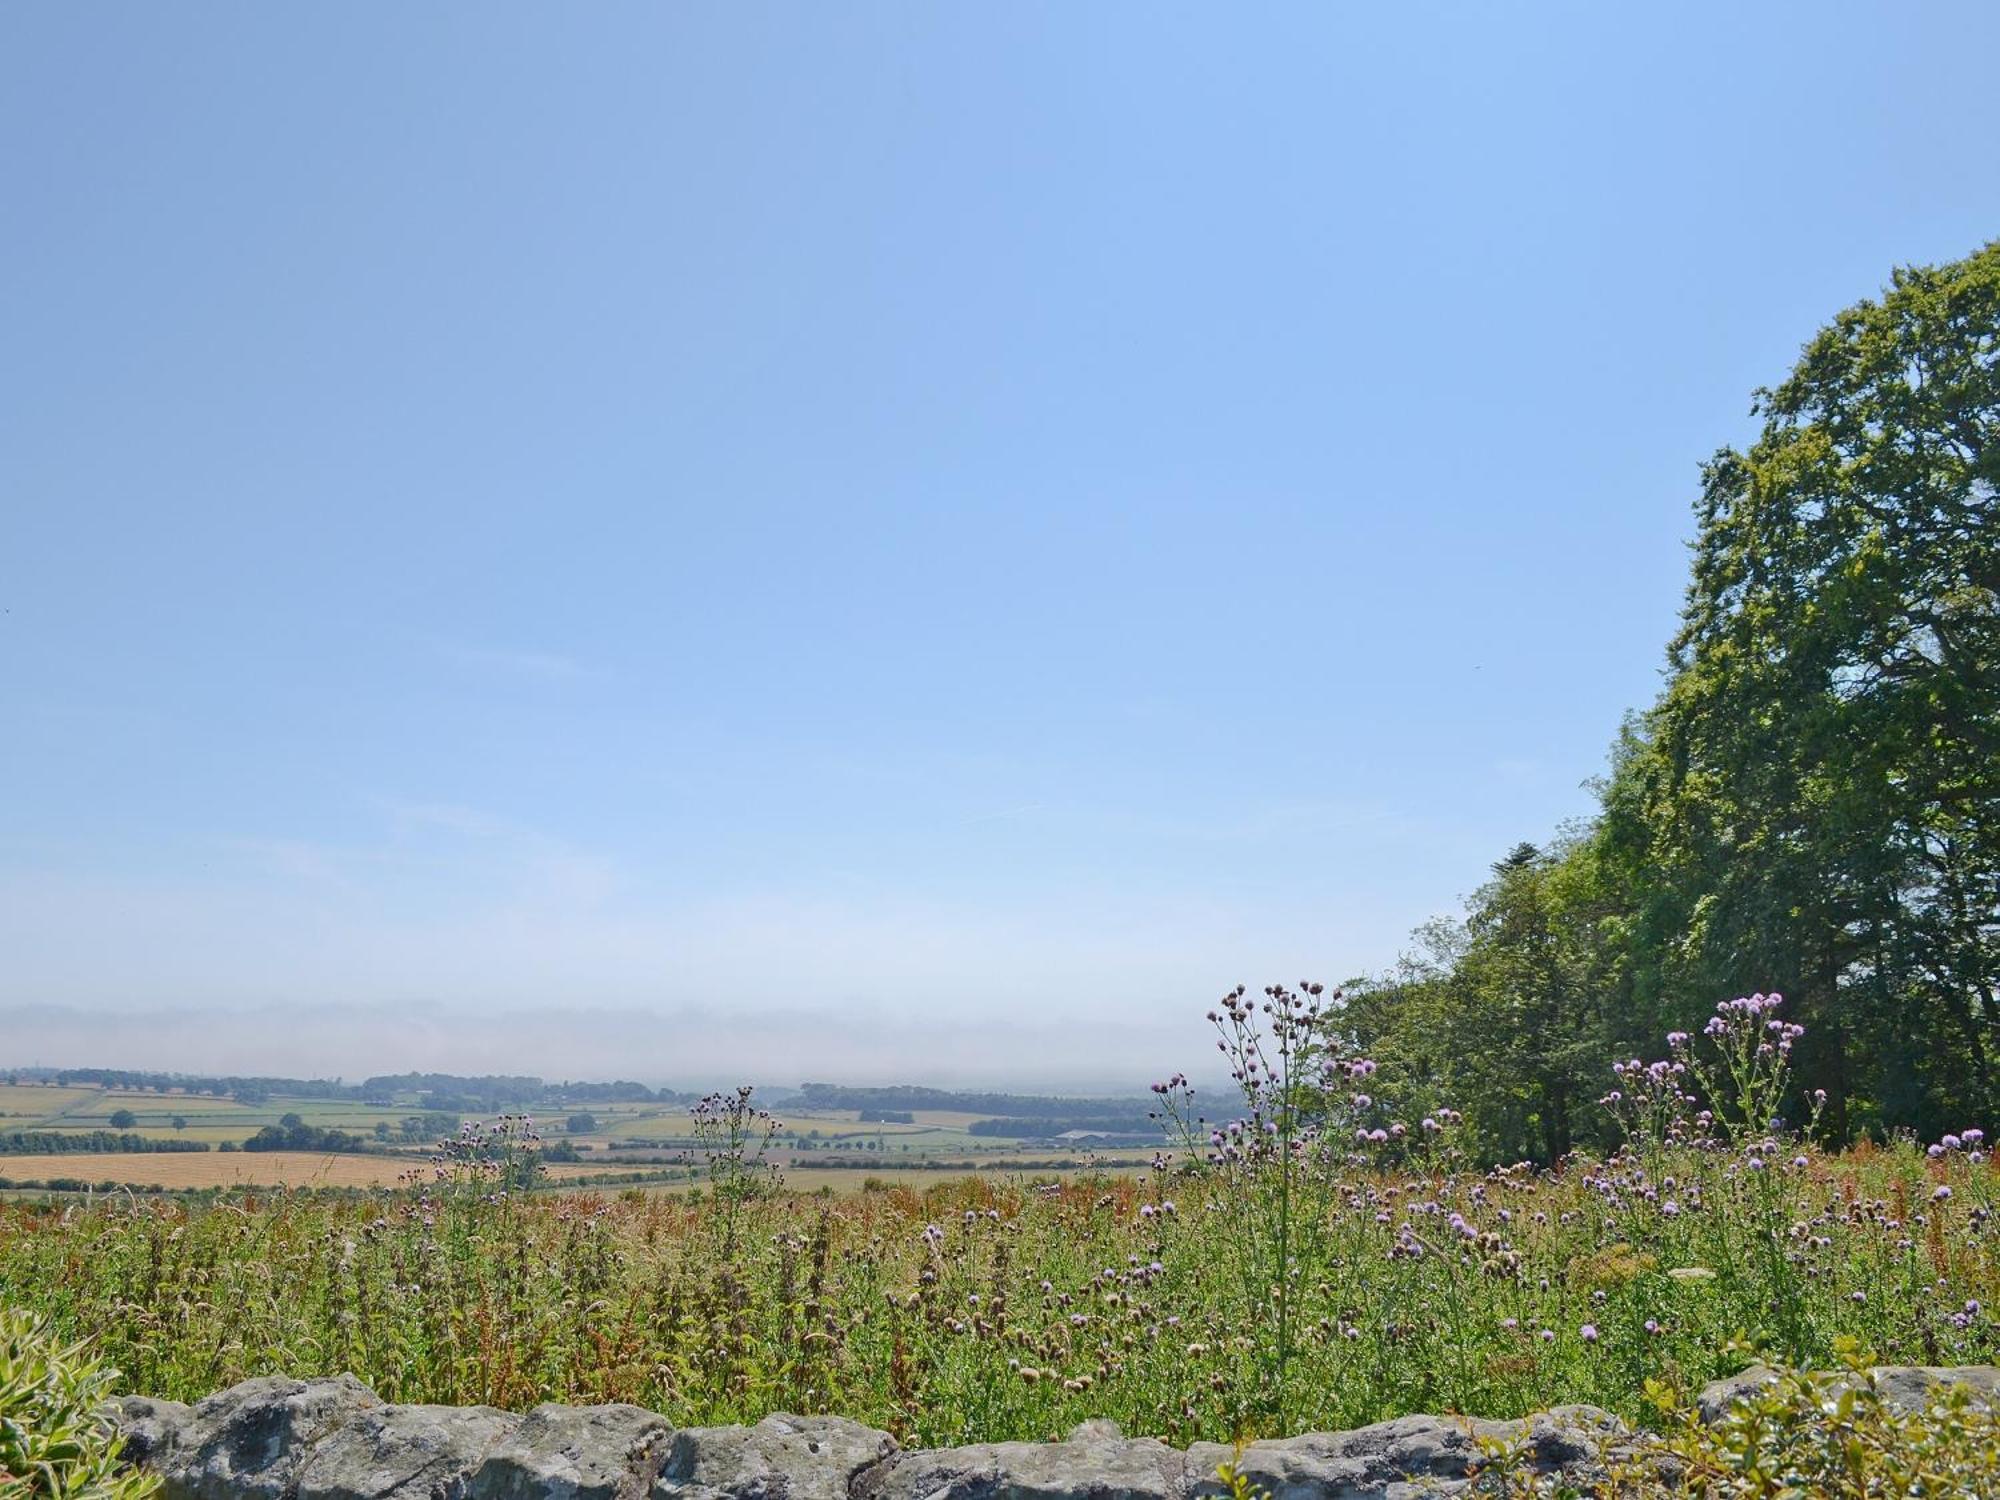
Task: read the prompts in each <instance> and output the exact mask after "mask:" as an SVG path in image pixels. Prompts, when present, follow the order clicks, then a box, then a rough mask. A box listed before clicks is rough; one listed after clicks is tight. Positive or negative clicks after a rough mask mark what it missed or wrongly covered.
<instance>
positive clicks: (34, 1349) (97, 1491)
mask: <svg viewBox="0 0 2000 1500" xmlns="http://www.w3.org/2000/svg"><path fill="white" fill-rule="evenodd" d="M115 1379H116V1374H115V1372H113V1371H112V1370H109V1369H107V1368H106V1367H105V1366H104V1365H103V1363H102V1362H101V1361H99V1360H96V1359H93V1358H91V1357H90V1356H89V1354H88V1353H87V1352H86V1350H85V1347H84V1346H83V1345H82V1344H70V1345H67V1346H65V1345H62V1344H59V1343H58V1342H57V1341H56V1340H55V1339H54V1338H53V1337H52V1336H51V1335H50V1333H49V1331H48V1328H47V1327H46V1325H44V1324H43V1323H42V1322H41V1321H40V1320H38V1319H36V1318H33V1317H30V1316H29V1315H28V1314H27V1313H25V1312H21V1311H19V1310H17V1309H0V1500H44V1497H46V1500H144V1497H145V1496H147V1495H150V1494H152V1493H153V1492H154V1491H155V1490H157V1489H158V1488H159V1480H158V1478H157V1477H155V1476H153V1475H151V1474H146V1473H143V1472H141V1471H139V1470H136V1469H127V1468H124V1467H122V1466H121V1465H120V1464H119V1461H118V1451H119V1448H120V1447H121V1446H122V1439H120V1438H119V1437H118V1435H117V1433H116V1432H114V1431H113V1430H112V1428H111V1425H110V1423H109V1422H107V1421H106V1419H105V1417H104V1415H103V1408H104V1404H105V1401H106V1399H107V1398H108V1397H109V1396H110V1394H111V1388H112V1382H113V1381H114V1380H115Z"/></svg>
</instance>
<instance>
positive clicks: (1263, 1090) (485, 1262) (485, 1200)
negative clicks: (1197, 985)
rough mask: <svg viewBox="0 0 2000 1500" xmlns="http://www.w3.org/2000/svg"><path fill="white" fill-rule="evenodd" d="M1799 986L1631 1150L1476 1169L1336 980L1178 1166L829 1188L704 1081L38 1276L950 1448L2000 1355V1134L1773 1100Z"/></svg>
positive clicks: (1733, 1014)
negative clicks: (1896, 1137)
mask: <svg viewBox="0 0 2000 1500" xmlns="http://www.w3.org/2000/svg"><path fill="white" fill-rule="evenodd" d="M1775 1009H1776V1002H1775V1001H1770V1000H1765V999H1763V998H1761V997H1759V998H1756V999H1755V1000H1752V1001H1743V1002H1732V1003H1731V1004H1730V1005H1726V1006H1724V1007H1722V1008H1721V1009H1720V1010H1719V1012H1718V1017H1717V1024H1716V1025H1715V1026H1714V1027H1712V1028H1711V1034H1710V1035H1709V1036H1707V1037H1703V1038H1689V1037H1676V1038H1675V1039H1674V1040H1673V1043H1672V1045H1671V1047H1670V1051H1669V1056H1668V1057H1667V1058H1666V1059H1664V1060H1662V1061H1661V1062H1660V1063H1658V1064H1651V1065H1648V1064H1643V1063H1636V1062H1635V1063H1631V1064H1626V1065H1624V1066H1623V1067H1622V1068H1621V1073H1620V1076H1619V1077H1618V1078H1617V1079H1614V1080H1609V1081H1611V1082H1613V1083H1615V1084H1616V1085H1617V1087H1616V1088H1615V1089H1614V1091H1613V1097H1609V1098H1608V1100H1607V1103H1608V1105H1609V1106H1610V1107H1613V1108H1615V1109H1618V1110H1620V1111H1622V1112H1623V1115H1624V1118H1626V1120H1627V1121H1628V1124H1629V1126H1630V1129H1631V1132H1632V1137H1631V1141H1630V1144H1629V1145H1628V1147H1627V1148H1626V1149H1625V1150H1623V1151H1621V1152H1620V1153H1619V1154H1617V1155H1616V1156H1614V1157H1612V1158H1610V1159H1608V1160H1604V1159H1595V1158H1574V1159H1570V1160H1567V1161H1565V1162H1563V1163H1562V1164H1560V1166H1559V1167H1558V1168H1556V1169H1554V1170H1549V1171H1538V1170H1533V1169H1529V1168H1525V1167H1523V1168H1508V1167H1502V1168H1495V1169H1490V1170H1484V1171H1482V1170H1477V1169H1475V1168H1472V1167H1470V1166H1468V1165H1467V1164H1466V1163H1465V1162H1464V1161H1463V1160H1462V1159H1460V1158H1459V1156H1458V1155H1457V1152H1456V1148H1455V1147H1454V1145H1453V1134H1454V1131H1455V1128H1456V1127H1455V1125H1454V1122H1453V1119H1452V1117H1451V1115H1450V1112H1449V1111H1448V1110H1445V1111H1438V1112H1436V1113H1434V1114H1433V1115H1431V1116H1429V1117H1426V1118H1419V1119H1416V1120H1399V1119H1396V1118H1394V1117H1393V1112H1392V1111H1390V1110H1389V1109H1388V1107H1387V1106H1386V1105H1385V1104H1384V1103H1383V1102H1382V1099H1383V1098H1386V1097H1387V1090H1386V1089H1385V1088H1383V1087H1382V1085H1383V1084H1384V1083H1385V1082H1386V1081H1385V1080H1382V1079H1379V1078H1377V1077H1376V1076H1374V1069H1373V1067H1372V1064H1371V1063H1370V1061H1369V1059H1367V1058H1365V1057H1359V1056H1354V1055H1350V1053H1348V1052H1347V1051H1346V1050H1345V1049H1344V1048H1343V1047H1342V1045H1341V1043H1340V1040H1339V1035H1338V1026H1337V1019H1338V1011H1337V1007H1336V1006H1334V1005H1333V1003H1332V997H1330V996H1329V997H1322V996H1321V995H1320V994H1319V993H1318V992H1317V991H1315V990H1313V989H1312V988H1311V987H1306V988H1305V989H1303V990H1301V991H1299V992H1292V991H1284V990H1275V991H1272V992H1269V993H1268V994H1267V997H1266V999H1265V1000H1264V1001H1263V1002H1261V1003H1258V1004H1254V1005H1253V1003H1252V1002H1250V1001H1248V1000H1246V999H1244V998H1243V997H1242V995H1241V994H1240V993H1238V994H1236V995H1233V996H1231V997H1230V999H1229V1000H1228V1001H1226V1002H1225V1005H1224V1008H1223V1009H1222V1010H1219V1011H1218V1012H1217V1015H1216V1020H1217V1023H1218V1026H1219V1028H1220V1035H1219V1040H1220V1041H1221V1042H1222V1044H1223V1046H1224V1050H1225V1051H1226V1052H1227V1053H1228V1055H1229V1057H1230V1061H1231V1068H1232V1071H1234V1072H1236V1073H1237V1074H1239V1075H1240V1077H1239V1079H1238V1081H1239V1083H1241V1084H1242V1085H1243V1086H1244V1090H1245V1106H1244V1109H1243V1112H1242V1113H1241V1115H1240V1116H1239V1117H1238V1118H1235V1119H1233V1120H1228V1121H1207V1120H1203V1119H1200V1118H1198V1117H1192V1116H1190V1115H1188V1114H1187V1113H1186V1112H1185V1108H1184V1106H1185V1104H1186V1101H1187V1100H1188V1098H1189V1097H1190V1096H1189V1095H1188V1094H1187V1093H1186V1091H1185V1089H1184V1088H1183V1087H1182V1084H1181V1081H1180V1080H1178V1079H1177V1080H1175V1081H1173V1083H1171V1084H1163V1085H1161V1090H1160V1093H1161V1099H1162V1102H1163V1106H1164V1107H1163V1110H1162V1113H1163V1114H1164V1115H1166V1116H1168V1117H1169V1119H1168V1123H1169V1124H1170V1125H1173V1126H1174V1128H1175V1144H1174V1147H1173V1149H1171V1150H1169V1151H1163V1152H1162V1154H1161V1156H1160V1158H1159V1159H1158V1161H1157V1162H1156V1164H1155V1168H1154V1170H1153V1171H1151V1172H1150V1173H1148V1174H1147V1175H1146V1176H1145V1177H1144V1178H1143V1179H1117V1178H1108V1177H1107V1178H1104V1179H1100V1180H1096V1181H1082V1182H1079V1181H1075V1180H1072V1181H1068V1182H1064V1183H1061V1184H1056V1183H1042V1184H1033V1183H1030V1182H1021V1183H1018V1184H1013V1185H998V1184H995V1183H993V1182H991V1181H984V1180H968V1181H966V1182H962V1183H956V1184H948V1185H945V1186H943V1187H939V1188H935V1189H932V1190H930V1191H928V1192H924V1193H917V1192H913V1191H909V1190H904V1189H892V1190H889V1191H882V1192H869V1193H863V1194H861V1195H859V1196H857V1197H854V1198H849V1199H839V1200H830V1199H821V1198H813V1197H801V1196H797V1195H792V1194H788V1193H786V1192H785V1191H783V1190H782V1188H781V1187H779V1186H778V1185H777V1184H775V1183H774V1182H773V1181H772V1174H771V1172H770V1170H769V1166H768V1160H767V1158H766V1156H765V1154H764V1151H765V1147H766V1146H767V1144H768V1143H769V1141H770V1140H771V1139H772V1132H773V1130H774V1128H775V1122H772V1121H770V1120H769V1118H768V1116H766V1115H763V1114H762V1113H761V1112H760V1111H758V1110H757V1109H756V1108H755V1107H754V1106H753V1105H752V1104H751V1102H750V1101H749V1099H748V1096H747V1095H736V1094H729V1095H720V1096H715V1097H713V1098H711V1099H710V1100H706V1101H703V1103H702V1104H701V1105H698V1106H697V1107H696V1119H695V1125H696V1129H697V1131H698V1132H699V1133H702V1135H703V1138H704V1140H705V1141H706V1143H707V1156H708V1162H709V1166H710V1178H709V1181H708V1184H707V1186H706V1189H705V1191H704V1192H703V1193H702V1195H701V1196H700V1197H699V1198H694V1197H692V1196H664V1195H662V1196H646V1195H642V1194H638V1193H632V1194H628V1195H623V1196H620V1197H617V1198H606V1197H601V1196H592V1195H584V1194H572V1195H562V1196H549V1195H543V1194H523V1193H519V1192H512V1193H510V1192H507V1191H504V1190H501V1189H500V1188H499V1186H498V1184H497V1182H496V1181H495V1180H494V1179H493V1178H492V1177H491V1176H488V1175H483V1174H482V1173H481V1172H465V1171H460V1170H456V1169H454V1168H453V1167H452V1166H451V1165H450V1164H447V1165H446V1167H445V1168H443V1169H442V1170H441V1173H440V1175H439V1177H438V1179H437V1180H433V1181H429V1182H426V1183H422V1184H419V1185H414V1186H412V1187H410V1188H408V1189H406V1190H404V1191H400V1192H383V1193H379V1194H375V1195H372V1196H368V1197H361V1198H355V1197H347V1198H331V1197H329V1198H315V1197H311V1196H303V1195H295V1196H285V1195H277V1196H249V1197H242V1198H238V1199H234V1200H226V1201H220V1202H213V1201H212V1202H210V1203H208V1204H205V1205H190V1204H182V1203H175V1202H170V1201H151V1202H147V1201H134V1200H125V1201H120V1202H117V1203H112V1204H106V1205H100V1206H97V1207H94V1208H91V1209H89V1210H87V1211H86V1210H80V1209H77V1208H75V1207H67V1208H55V1207H31V1206H22V1205H16V1206H12V1207H8V1208H5V1209H0V1298H4V1299H5V1300H7V1301H10V1302H19V1303H25V1304H28V1305H31V1306H33V1307H36V1308H38V1309H39V1310H41V1311H43V1312H45V1313H46V1314H47V1315H48V1316H50V1317H51V1318H52V1319H53V1320H54V1321H55V1323H56V1324H57V1325H58V1326H60V1327H62V1328H64V1329H69V1330H88V1331H91V1332H92V1333H94V1334H95V1335H96V1336H97V1337H98V1338H99V1339H100V1340H101V1343H102V1347H103V1349H104V1351H105V1353H106V1354H107V1356H108V1357H110V1358H111V1359H113V1360H115V1361H116V1362H117V1363H118V1365H119V1366H120V1367H121V1368H122V1369H124V1370H125V1371H126V1372H127V1375H128V1378H129V1380H130V1383H131V1385H132V1387H133V1388H134V1389H137V1390H141V1391H145V1392H147V1393H150V1394H156V1395H161V1396H170V1397H175V1398H180V1399H188V1398H193V1397H197V1396H200V1395H203V1394H206V1393H207V1392H209V1391H211V1390H214V1389H215V1388H217V1387H219V1386H222V1385H226V1384H228V1383H230V1382H232V1381H234V1380H237V1379H240V1378H243V1377H246V1376H249V1375H254V1374H259V1373H267V1372H271V1371H278V1370H283V1371H287V1372H290V1373H293V1374H313V1373H332V1372H337V1371H342V1370H351V1371H353V1372H354V1373H355V1374H357V1375H359V1376H360V1377H361V1378H362V1379H363V1380H365V1381H367V1382H368V1383H369V1384H370V1385H372V1386H374V1387H375V1388H376V1389H377V1390H378V1391H379V1392H381V1394H382V1395H384V1396H385V1397H388V1398H390V1399H393V1400H400V1401H456V1402H471V1401H486V1402H492V1403H494V1404H497V1405H501V1406H508V1407H515V1408H521V1407H525V1406H527V1405H530V1404H532V1403H534V1402H536V1401H541V1400H567V1401H610V1400H623V1401H633V1402H637V1403H639V1404H641V1405H644V1406H648V1407H652V1408H654V1409H657V1410H659V1411H662V1412H664V1413H666V1414H667V1415H668V1416H669V1417H671V1418H672V1419H674V1420H675V1421H677V1422H680V1423H707V1422H726V1421H743V1420H753V1419H755V1418H757V1417H759V1416H761V1415H764V1414H766V1413H768V1412H771V1411H776V1410H790V1411H835V1412H840V1413H842V1414H845V1415H848V1416H852V1417H856V1418H858V1419H860V1420H863V1421H867V1422H871V1423H874V1424H876V1425H878V1426H883V1427H886V1428H888V1429H890V1430H892V1431H894V1432H896V1433H897V1434H898V1435H899V1436H901V1437H903V1438H904V1439H906V1440H908V1441H915V1442H920V1443H924V1444H932V1445H936V1444H947V1443H953V1442H961V1441H973V1440H989V1439H999V1438H1016V1437H1028V1438H1034V1437H1050V1436H1055V1435H1059V1434H1061V1433H1063V1432H1065V1431H1066V1430H1068V1429H1069V1428H1070V1427H1071V1426H1073V1425H1074V1424H1075V1423H1076V1422H1078V1421H1080V1420H1082V1419H1084V1418H1086V1417H1094V1416H1108V1417H1111V1418H1114V1419H1116V1420H1117V1421H1119V1422H1120V1423H1121V1424H1123V1425H1124V1426H1125V1428H1126V1430H1127V1431H1129V1432H1134V1433H1153V1434H1158V1435H1160V1436H1163V1437H1167V1438H1170V1439H1172V1440H1175V1441H1187V1440H1191V1439H1195V1438H1221V1439H1229V1438H1231V1437H1235V1436H1239V1435H1270V1434H1274V1433H1278V1432H1281V1431H1298V1430H1304V1429H1308V1428H1314V1429H1331V1428H1340V1427H1349V1426H1354V1425H1358V1424H1360V1423H1364V1422H1368V1421H1372V1420H1376V1419H1380V1418H1383V1417H1387V1416H1392V1415H1397V1414H1400V1413H1404V1412H1410V1411H1418V1410H1429V1411H1440V1410H1457V1411H1465V1412H1471V1413H1478V1414H1487V1415H1512V1414H1517V1413H1520V1412H1524V1411H1530V1410H1534V1409H1537V1408H1540V1407H1543V1406H1547V1405H1550V1404H1553V1403H1558V1402H1567V1401H1589V1402H1595V1403H1598V1404H1601V1405H1605V1406H1608V1407H1611V1408H1613V1409H1615V1410H1617V1411H1620V1412H1621V1413H1623V1414H1624V1415H1626V1416H1627V1417H1629V1418H1634V1419H1643V1418H1645V1417H1646V1416H1648V1414H1649V1413H1650V1412H1652V1411H1653V1409H1654V1407H1653V1402H1652V1398H1651V1396H1650V1395H1649V1392H1651V1393H1653V1394H1657V1393H1658V1392H1661V1391H1667V1392H1674V1393H1679V1394H1680V1395H1681V1396H1682V1397H1686V1396H1687V1395H1688V1394H1690V1393H1692V1392H1693V1391H1694V1390H1695V1389H1696V1388H1697V1387H1698V1386H1699V1385H1700V1384H1701V1383H1702V1382H1704V1381H1706V1380H1708V1379H1711V1378H1713V1377H1715V1376H1717V1375H1721V1374H1726V1373H1729V1372H1731V1371H1732V1370H1734V1369H1736V1368H1738V1367H1740V1365H1741V1364H1742V1363H1743V1362H1744V1361H1745V1360H1746V1359H1747V1358H1749V1357H1750V1356H1751V1354H1752V1353H1753V1352H1755V1353H1759V1354H1762V1355H1763V1356H1765V1357H1768V1358H1772V1359H1775V1360H1781V1361H1788V1362H1791V1363H1795V1364H1801V1365H1815V1364H1825V1363H1827V1362H1829V1361H1830V1360H1832V1359H1833V1358H1834V1357H1835V1352H1836V1349H1837V1348H1838V1347H1839V1346H1840V1342H1841V1341H1842V1340H1845V1339H1851V1340H1854V1341H1856V1342H1857V1343H1860V1344H1865V1345H1867V1346H1868V1347H1870V1348H1871V1349H1873V1350H1875V1351H1877V1352H1878V1354H1879V1357H1880V1358H1881V1359H1883V1360H1884V1361H1888V1362H1909V1363H1932V1364H1938V1363H1943V1364H1949V1363H1960V1362H1976V1361H1980V1360H1985V1359H1989V1358H1991V1357H1992V1356H1993V1355H1994V1353H1995V1348H1996V1344H1997V1343H2000V1339H1996V1335H1995V1330H1994V1327H1993V1324H1992V1322H1991V1320H1990V1319H1989V1317H1988V1316H1987V1313H1986V1311H1985V1309H1986V1308H1987V1307H1988V1306H1991V1305H1993V1304H1994V1301H1995V1297H1996V1294H2000V1286H1997V1285H1996V1272H2000V1261H1996V1256H1995V1250H1994V1236H1993V1208H1994V1196H1995V1193H1994V1189H1995V1184H1994V1176H1993V1168H1992V1166H1991V1163H1990V1162H1989V1161H1988V1160H1987V1158H1986V1156H1985V1153H1984V1150H1983V1146H1984V1142H1983V1140H1982V1139H1981V1138H1979V1136H1978V1133H1977V1132H1976V1131H1972V1132H1966V1133H1964V1134H1962V1135H1960V1136H1957V1137H1952V1138H1947V1139H1946V1140H1944V1141H1940V1142H1939V1143H1937V1144H1936V1145H1935V1146H1932V1147H1931V1148H1929V1150H1928V1151H1927V1150H1925V1149H1923V1148H1921V1147H1919V1146H1916V1145H1914V1144H1908V1143H1905V1144H1897V1145H1891V1146H1886V1147H1863V1148H1858V1149H1855V1150H1852V1151H1849V1152H1845V1153H1842V1154H1838V1155H1829V1154H1823V1153H1821V1152H1819V1151H1817V1150H1816V1149H1814V1148H1813V1147H1812V1146H1811V1145H1810V1144H1808V1143H1807V1141H1806V1140H1805V1139H1804V1138H1803V1137H1802V1136H1801V1135H1799V1134H1797V1133H1793V1132H1790V1131H1787V1130H1785V1129H1784V1128H1782V1127H1774V1126H1773V1125H1772V1123H1771V1121H1770V1119H1769V1118H1768V1116H1761V1117H1760V1112H1761V1111H1764V1110H1766V1109H1768V1108H1769V1106H1770V1103H1771V1101H1772V1100H1773V1099H1775V1098H1777V1097H1781V1091H1782V1089H1783V1086H1784V1076H1783V1070H1784V1067H1785V1064H1786V1059H1787V1056H1788V1053H1789V1047H1790V1039H1791V1038H1792V1036H1794V1035H1795V1031H1794V1030H1792V1029H1790V1028H1789V1027H1788V1024H1787V1023H1785V1022H1782V1021H1780V1020H1779V1019H1778V1018H1777V1016H1776V1015H1775V1014H1774V1011H1775ZM1746 1111H1747V1112H1746ZM510 1128H514V1129H517V1131H518V1127H510ZM527 1144H529V1145H531V1144H532V1143H531V1142H528V1143H527ZM475 1154H476V1153H475Z"/></svg>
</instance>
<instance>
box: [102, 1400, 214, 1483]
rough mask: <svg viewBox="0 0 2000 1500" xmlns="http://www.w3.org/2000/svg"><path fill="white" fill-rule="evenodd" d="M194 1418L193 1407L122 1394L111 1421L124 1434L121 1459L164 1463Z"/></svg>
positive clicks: (144, 1462)
mask: <svg viewBox="0 0 2000 1500" xmlns="http://www.w3.org/2000/svg"><path fill="white" fill-rule="evenodd" d="M193 1417H194V1408H193V1407H191V1406H185V1405H183V1404H182V1403H180V1402H178V1401H155V1400H154V1399H153V1398H152V1397H151V1396H126V1397H125V1398H123V1399H122V1400H120V1401H119V1402H118V1408H117V1411H116V1412H114V1413H113V1416H112V1420H113V1422H115V1423H116V1424H117V1427H118V1430H119V1431H120V1432H122V1433H124V1434H125V1448H124V1458H125V1461H126V1462H127V1463H131V1464H152V1465H153V1466H154V1467H155V1468H157V1467H159V1466H160V1465H162V1464H164V1463H165V1462H166V1460H167V1456H168V1455H169V1454H170V1453H172V1452H173V1449H174V1445H175V1444H176V1443H178V1442H179V1441H180V1436H181V1433H182V1432H184V1431H186V1429H187V1425H188V1423H189V1422H190V1421H191V1420H192V1419H193Z"/></svg>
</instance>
